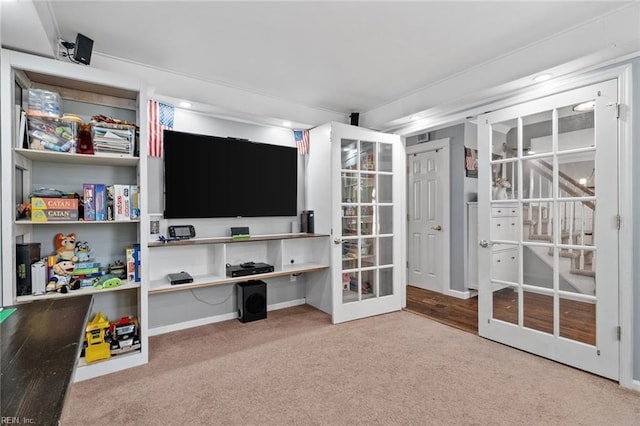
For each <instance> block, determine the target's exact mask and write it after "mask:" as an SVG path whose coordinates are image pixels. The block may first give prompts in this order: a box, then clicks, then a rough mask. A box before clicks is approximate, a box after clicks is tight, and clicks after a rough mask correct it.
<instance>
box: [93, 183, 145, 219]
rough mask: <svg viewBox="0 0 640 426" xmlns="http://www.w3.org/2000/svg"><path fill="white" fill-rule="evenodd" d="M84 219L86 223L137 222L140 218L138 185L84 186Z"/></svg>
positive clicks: (95, 184)
mask: <svg viewBox="0 0 640 426" xmlns="http://www.w3.org/2000/svg"><path fill="white" fill-rule="evenodd" d="M82 202H83V205H84V212H83V219H84V220H86V221H94V220H95V221H104V220H137V219H139V218H140V204H139V203H140V191H139V189H138V185H120V184H115V185H104V184H98V183H85V184H83V185H82Z"/></svg>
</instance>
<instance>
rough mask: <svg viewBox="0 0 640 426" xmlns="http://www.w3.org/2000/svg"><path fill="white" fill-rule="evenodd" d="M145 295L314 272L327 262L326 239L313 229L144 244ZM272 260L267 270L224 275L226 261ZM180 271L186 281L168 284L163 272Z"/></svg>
mask: <svg viewBox="0 0 640 426" xmlns="http://www.w3.org/2000/svg"><path fill="white" fill-rule="evenodd" d="M149 250H150V256H149V274H150V288H149V294H150V295H154V294H159V293H168V292H173V291H183V290H190V289H193V288H199V287H210V286H216V285H224V284H233V283H236V282H241V281H247V280H254V279H255V280H258V279H259V280H266V279H269V278H275V277H281V276H287V275H292V276H295V275H297V274H302V273H309V272H317V271H322V270H324V269H327V268H328V267H329V238H328V236H327V235H319V234H274V235H256V236H252V237H251V238H249V239H241V240H234V239H232V238H228V237H219V238H194V239H189V240H181V241H172V242H168V243H162V242H150V243H149ZM249 261H252V262H256V263H258V262H262V263H267V264H269V265H272V266H273V267H274V271H273V272H268V273H264V274H257V275H250V276H243V277H228V276H227V275H226V265H227V264H230V265H237V264H240V263H244V262H249ZM181 271H185V272H188V273H189V274H190V275H191V276H192V277H193V279H194V280H193V282H192V283H188V284H180V285H171V284H170V283H169V281H168V279H167V274H171V273H176V272H181Z"/></svg>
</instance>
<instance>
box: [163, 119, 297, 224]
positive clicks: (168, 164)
mask: <svg viewBox="0 0 640 426" xmlns="http://www.w3.org/2000/svg"><path fill="white" fill-rule="evenodd" d="M163 135H164V136H163V144H164V160H163V161H164V194H165V196H164V202H165V204H164V217H165V218H166V219H188V218H214V217H276V216H297V214H298V198H297V197H298V151H297V149H296V148H295V147H291V146H282V145H273V144H269V143H260V142H252V141H247V140H243V139H232V138H226V137H218V136H205V135H197V134H192V133H185V132H177V131H173V130H165V131H164V133H163Z"/></svg>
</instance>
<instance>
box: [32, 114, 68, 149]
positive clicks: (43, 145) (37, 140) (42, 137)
mask: <svg viewBox="0 0 640 426" xmlns="http://www.w3.org/2000/svg"><path fill="white" fill-rule="evenodd" d="M27 122H28V129H29V130H28V133H29V148H30V149H40V150H45V149H46V150H51V151H58V152H75V147H76V143H77V140H78V123H77V122H76V121H69V120H64V119H61V118H57V117H46V116H33V115H29V116H27Z"/></svg>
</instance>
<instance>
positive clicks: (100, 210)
mask: <svg viewBox="0 0 640 426" xmlns="http://www.w3.org/2000/svg"><path fill="white" fill-rule="evenodd" d="M95 204H96V205H95V208H96V220H97V221H103V220H107V186H106V185H104V184H102V183H97V184H95Z"/></svg>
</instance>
